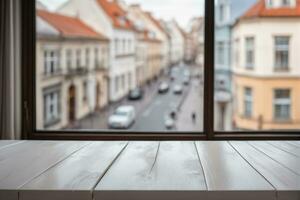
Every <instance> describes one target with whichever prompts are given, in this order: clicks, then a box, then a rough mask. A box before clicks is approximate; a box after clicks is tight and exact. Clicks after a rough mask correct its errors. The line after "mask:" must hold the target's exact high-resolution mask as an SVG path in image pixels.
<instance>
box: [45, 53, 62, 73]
mask: <svg viewBox="0 0 300 200" xmlns="http://www.w3.org/2000/svg"><path fill="white" fill-rule="evenodd" d="M58 70H59V50H54V49H53V50H45V51H44V74H45V75H52V74H55V73H56V72H57V71H58Z"/></svg>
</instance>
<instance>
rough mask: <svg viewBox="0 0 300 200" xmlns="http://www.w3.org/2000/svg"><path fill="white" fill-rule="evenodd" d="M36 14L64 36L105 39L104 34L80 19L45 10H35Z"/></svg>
mask: <svg viewBox="0 0 300 200" xmlns="http://www.w3.org/2000/svg"><path fill="white" fill-rule="evenodd" d="M37 16H39V17H41V18H42V19H43V20H45V21H46V22H47V23H49V24H50V25H52V26H53V27H54V28H56V29H57V30H58V31H59V32H60V33H61V34H62V35H63V36H65V37H86V38H95V39H102V40H107V38H106V37H105V36H103V35H101V34H100V33H98V32H96V31H95V30H93V29H92V28H91V27H89V26H88V25H86V24H85V23H83V22H82V21H81V20H80V19H77V18H74V17H68V16H64V15H60V14H57V13H51V12H48V11H45V10H37Z"/></svg>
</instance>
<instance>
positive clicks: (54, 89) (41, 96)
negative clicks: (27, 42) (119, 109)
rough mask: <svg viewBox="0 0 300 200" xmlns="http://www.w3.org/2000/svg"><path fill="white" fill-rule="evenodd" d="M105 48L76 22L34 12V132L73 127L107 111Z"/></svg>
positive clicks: (106, 44) (97, 36) (104, 41)
mask: <svg viewBox="0 0 300 200" xmlns="http://www.w3.org/2000/svg"><path fill="white" fill-rule="evenodd" d="M69 24H72V26H69ZM108 47H109V40H108V39H107V38H105V37H104V36H102V35H101V34H99V33H97V32H95V31H94V30H93V29H92V28H90V27H89V26H87V25H86V24H84V23H83V22H82V21H80V20H79V19H77V18H71V17H66V16H63V15H59V14H55V13H50V12H47V11H42V10H38V11H37V43H36V66H37V68H36V112H37V113H36V128H37V129H51V130H53V129H62V128H67V127H69V126H71V125H72V126H74V125H76V121H77V120H79V119H81V118H83V117H85V116H86V115H88V114H89V113H92V112H94V111H95V110H96V109H100V108H102V107H104V106H106V105H107V103H108V95H107V94H108V91H107V88H108V84H107V65H108V52H109V49H108Z"/></svg>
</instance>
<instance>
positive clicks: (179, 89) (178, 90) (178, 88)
mask: <svg viewBox="0 0 300 200" xmlns="http://www.w3.org/2000/svg"><path fill="white" fill-rule="evenodd" d="M182 91H183V88H182V86H181V85H175V86H174V88H173V92H174V94H182Z"/></svg>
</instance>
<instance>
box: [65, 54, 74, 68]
mask: <svg viewBox="0 0 300 200" xmlns="http://www.w3.org/2000/svg"><path fill="white" fill-rule="evenodd" d="M72 53H73V52H72V50H71V49H68V50H67V51H66V57H67V58H66V60H67V61H66V62H67V63H66V65H67V69H68V70H71V69H72V60H73V59H72V56H73V55H72Z"/></svg>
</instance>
